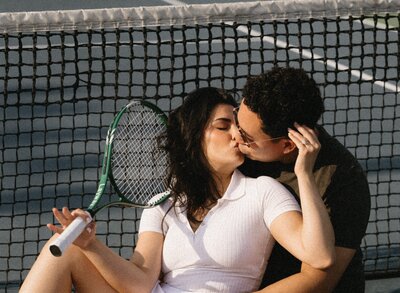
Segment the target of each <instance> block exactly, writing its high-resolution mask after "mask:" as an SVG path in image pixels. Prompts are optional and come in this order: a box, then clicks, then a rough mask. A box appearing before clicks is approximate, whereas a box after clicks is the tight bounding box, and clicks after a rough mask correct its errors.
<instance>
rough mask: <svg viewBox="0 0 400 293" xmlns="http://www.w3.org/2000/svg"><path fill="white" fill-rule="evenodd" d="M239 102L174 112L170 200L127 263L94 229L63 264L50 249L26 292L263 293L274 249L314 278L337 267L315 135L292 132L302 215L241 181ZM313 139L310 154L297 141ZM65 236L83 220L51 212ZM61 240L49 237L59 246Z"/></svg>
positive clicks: (146, 221) (204, 93) (192, 101)
mask: <svg viewBox="0 0 400 293" xmlns="http://www.w3.org/2000/svg"><path fill="white" fill-rule="evenodd" d="M235 106H236V103H235V101H234V99H233V98H232V97H231V96H230V95H228V94H226V93H224V92H223V91H221V90H219V89H216V88H202V89H199V90H196V91H194V92H192V93H191V94H189V95H188V96H187V97H186V99H185V101H184V103H183V105H182V106H181V107H179V108H178V109H177V110H175V111H174V112H172V113H171V114H170V117H169V125H168V130H167V133H166V143H165V146H164V147H165V149H166V150H167V152H168V155H169V161H170V171H169V174H168V178H169V183H170V186H171V189H172V196H171V198H170V200H168V201H166V202H165V203H163V204H162V205H160V206H158V207H155V208H152V209H148V210H145V211H144V212H143V215H142V219H141V224H140V231H139V239H138V243H137V246H136V249H135V251H134V253H133V256H132V258H131V260H130V261H127V260H125V259H123V258H121V257H120V256H118V255H116V254H114V253H113V252H112V251H111V250H110V249H109V248H108V247H106V246H105V245H103V244H102V243H101V242H100V241H99V240H97V239H96V237H95V224H94V223H91V224H90V225H89V228H90V229H88V230H87V231H85V232H84V233H82V234H81V236H80V237H79V238H78V239H77V240H76V241H75V243H74V244H75V245H73V246H72V247H71V248H69V250H67V251H66V253H65V255H64V256H63V257H61V258H54V257H53V256H52V255H51V254H50V253H49V252H48V247H47V246H46V247H44V249H43V251H42V252H41V254H40V255H39V257H38V260H37V261H36V263H35V264H34V266H33V268H32V270H31V272H30V273H29V275H28V277H27V278H26V280H25V282H24V285H23V287H22V288H21V291H20V292H25V289H26V291H27V292H28V291H30V292H60V291H61V290H62V289H64V290H65V291H66V292H67V291H69V290H70V288H71V283H73V284H74V285H75V288H76V289H77V290H78V292H81V291H82V292H85V291H86V292H89V291H90V292H95V290H99V292H116V291H117V292H188V291H192V292H196V291H202V292H250V291H254V290H256V289H257V288H258V286H259V284H260V281H261V277H262V273H263V272H264V269H265V266H266V264H267V261H268V257H269V255H270V252H271V249H272V246H273V243H274V241H275V239H276V240H277V241H279V242H280V243H281V245H282V246H284V247H285V248H286V249H288V250H289V251H290V252H291V253H293V255H295V256H296V257H297V258H299V259H300V260H302V261H304V262H306V263H308V264H310V265H311V266H314V267H316V268H326V267H329V266H330V265H331V264H332V263H333V261H334V239H333V238H334V236H333V231H332V226H331V224H330V221H329V217H328V215H327V212H326V209H325V208H321V206H323V202H322V200H321V198H320V195H319V194H318V190H317V187H316V185H315V182H314V178H313V175H312V167H313V164H314V161H315V158H316V156H317V153H318V150H319V143H318V140H317V138H316V136H315V133H314V132H313V130H311V129H308V128H306V127H300V126H299V127H298V130H299V132H298V131H294V130H289V133H288V135H289V138H291V139H292V140H293V141H294V142H295V143H296V145H297V146H298V148H299V157H298V159H297V162H296V174H297V176H298V177H299V182H300V183H299V185H300V186H299V187H300V194H301V196H300V197H301V205H302V213H303V215H302V214H301V213H300V209H299V206H298V204H297V202H296V201H295V200H294V198H293V197H292V196H291V194H290V193H289V192H288V191H287V190H286V189H285V188H284V187H283V186H282V185H280V184H279V183H278V182H277V181H275V180H274V179H272V178H269V177H260V178H257V179H252V178H247V177H245V176H243V175H242V174H241V173H240V172H239V171H238V170H236V168H237V167H238V166H239V165H240V164H242V163H243V160H244V157H243V154H242V153H241V152H240V151H239V147H238V146H239V143H238V142H237V141H236V140H235V136H236V135H237V132H238V129H237V127H236V125H235V122H234V116H233V109H234V107H235ZM303 139H307V140H308V141H309V142H310V143H309V144H307V146H306V145H304V144H302V143H301V141H302V140H303ZM54 215H55V216H56V218H57V220H58V221H59V222H60V223H61V225H62V227H56V226H54V225H49V228H50V229H51V230H52V231H54V232H56V233H57V234H59V233H61V232H62V231H63V229H64V228H65V227H66V226H68V224H69V223H70V222H71V221H72V220H73V218H75V217H76V216H81V217H86V214H85V213H84V212H83V211H82V210H75V211H74V212H72V213H70V212H69V211H68V209H66V208H63V210H62V212H59V211H58V210H56V209H54ZM57 234H56V235H55V236H53V237H57Z"/></svg>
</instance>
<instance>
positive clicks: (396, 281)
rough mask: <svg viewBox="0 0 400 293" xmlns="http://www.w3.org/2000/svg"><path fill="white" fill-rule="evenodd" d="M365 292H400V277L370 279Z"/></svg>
mask: <svg viewBox="0 0 400 293" xmlns="http://www.w3.org/2000/svg"><path fill="white" fill-rule="evenodd" d="M365 293H400V278H391V279H377V280H368V281H367V282H366V288H365Z"/></svg>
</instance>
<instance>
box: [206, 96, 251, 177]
mask: <svg viewBox="0 0 400 293" xmlns="http://www.w3.org/2000/svg"><path fill="white" fill-rule="evenodd" d="M237 131H238V130H237V128H236V125H235V122H234V117H233V106H231V105H225V104H220V105H217V106H216V107H215V108H214V110H213V111H212V113H211V116H210V119H209V121H208V124H207V126H206V128H205V130H204V136H203V151H204V154H205V156H206V158H207V160H208V162H209V164H210V166H211V167H212V168H213V170H214V171H215V172H217V173H218V174H230V173H231V172H233V170H235V169H236V168H237V167H238V166H240V165H241V164H242V163H243V161H244V155H243V154H242V153H241V152H240V150H239V144H238V143H237V141H236V140H235V135H236V132H237Z"/></svg>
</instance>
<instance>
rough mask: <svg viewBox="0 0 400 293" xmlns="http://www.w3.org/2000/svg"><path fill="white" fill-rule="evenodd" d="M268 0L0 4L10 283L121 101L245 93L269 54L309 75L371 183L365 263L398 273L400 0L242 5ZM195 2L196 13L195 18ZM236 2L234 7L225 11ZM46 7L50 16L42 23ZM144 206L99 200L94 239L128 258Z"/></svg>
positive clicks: (75, 190)
mask: <svg viewBox="0 0 400 293" xmlns="http://www.w3.org/2000/svg"><path fill="white" fill-rule="evenodd" d="M282 2H291V1H282ZM292 2H293V1H292ZM305 2H307V1H305ZM329 2H332V1H315V3H316V4H318V3H329ZM351 2H352V1H349V3H351ZM368 2H370V1H364V2H363V4H360V5H364V3H368ZM273 4H274V5H276V3H274V1H266V2H261V4H260V2H257V3H256V4H254V5H256V7H254V6H252V5H253V4H252V3H245V4H244V5H242V6H240V4H236V6H234V5H230V6H229V9H234V10H235V9H236V10H240V9H244V11H245V13H242V14H240V13H238V11H236V14H230V13H220V11H222V12H223V11H224V10H223V9H222V8H224V9H227V8H226V6H224V5H219V6H218V5H217V6H215V5H212V6H210V7H211V8H210V9H208V10H207V11H204V9H206V8H204V6H201V7H200V6H185V7H180V8H179V7H174V8H170V7H164V8H163V7H161V8H155V10H154V11H153V10H152V12H154V13H152V14H146V13H145V12H146V11H144V12H143V11H142V12H143V14H142V17H141V18H138V20H137V22H140V25H137V23H130V22H129V21H126V22H127V23H125V24H124V25H116V23H117V24H119V23H120V22H118V21H114V22H109V19H108V18H109V17H110V15H111V16H112V15H114V16H118V15H119V14H118V11H117V12H115V11H113V10H107V11H106V13H105V12H104V10H100V11H86V12H87V13H88V14H89V15H92V16H93V15H94V16H95V17H94V18H92V20H91V19H90V17H89V18H85V19H89V20H86V22H84V21H83V22H82V21H81V18H79V17H78V16H76V12H75V11H71V12H65V13H63V14H60V12H57V13H54V14H51V12H44V13H35V14H32V15H28V16H27V15H25V14H24V15H25V17H21V15H20V14H7V15H5V14H0V23H1V24H2V25H1V27H2V28H3V32H2V33H1V34H0V97H1V98H0V146H1V147H0V161H1V167H0V181H1V183H0V184H1V197H0V216H1V224H0V282H1V284H2V285H1V286H2V288H5V291H8V290H12V289H13V288H14V289H15V288H16V287H18V285H19V284H20V282H21V280H23V279H24V277H25V276H26V274H27V272H28V270H29V268H30V267H31V265H32V263H33V262H34V260H35V258H36V255H37V253H38V252H39V250H40V249H41V247H42V246H43V245H44V243H45V242H46V240H47V239H48V238H49V237H50V232H49V231H48V230H47V228H46V227H45V225H46V223H48V222H53V218H52V215H51V212H50V211H51V207H53V206H55V207H59V208H60V207H62V206H69V207H71V208H75V207H87V206H88V205H89V203H90V201H91V199H92V198H93V195H94V194H95V192H96V187H97V182H98V179H99V174H100V169H101V161H102V154H103V147H104V140H105V137H106V133H107V129H108V126H109V123H110V122H111V121H112V119H113V117H114V115H115V114H116V113H117V112H118V110H119V109H120V108H122V106H124V105H126V104H127V103H128V102H129V101H130V100H131V99H133V98H142V97H145V99H148V100H151V101H152V102H154V103H155V104H157V105H158V106H159V107H160V108H161V109H162V110H163V111H165V112H166V113H168V112H169V111H170V110H171V109H174V108H176V107H177V106H178V105H180V104H181V102H182V99H183V97H184V96H185V95H186V94H187V93H188V92H190V91H192V90H193V89H195V88H198V87H202V86H215V87H223V88H225V89H228V90H231V91H233V92H236V93H238V94H239V95H240V92H241V89H242V87H243V85H244V83H245V81H246V78H247V77H248V76H249V75H253V74H259V73H261V72H262V71H264V70H267V69H269V68H271V67H272V66H274V65H278V66H292V67H301V68H303V69H305V70H306V71H307V72H308V73H309V74H310V76H312V77H313V78H314V79H315V80H316V82H317V83H318V85H319V86H320V89H321V92H322V94H323V97H324V103H325V107H326V112H325V113H324V115H323V117H322V119H321V123H322V124H323V125H324V127H325V128H326V129H327V130H328V132H330V133H331V134H332V135H334V136H335V137H337V138H338V139H339V140H340V141H341V142H342V143H343V144H344V145H345V146H346V147H347V148H348V149H349V150H350V151H351V152H352V153H353V154H355V156H356V157H357V158H358V159H359V161H360V163H361V164H362V166H363V167H364V169H365V171H366V172H367V175H368V180H369V184H370V190H371V193H372V198H371V202H372V210H371V216H370V221H369V225H368V228H367V234H366V236H365V238H364V240H363V242H362V250H363V253H364V264H365V273H366V275H367V277H370V278H372V277H377V276H390V275H396V274H397V275H398V274H399V272H400V232H399V231H400V228H399V227H400V219H399V215H400V172H399V166H400V160H399V155H400V144H399V142H400V131H399V129H400V114H399V111H400V108H399V106H398V105H399V104H400V101H399V95H398V93H399V65H400V61H399V57H398V56H399V43H400V42H399V41H400V40H399V38H400V37H399V29H398V28H399V18H400V14H399V7H398V4H397V7H393V5H394V4H395V3H394V1H381V5H379V8H380V9H382V10H384V9H385V8H387V11H386V13H383V14H382V13H381V12H382V11H378V12H380V13H379V14H368V15H365V14H364V11H361V12H363V13H360V11H357V13H354V14H351V15H349V13H348V9H344V10H343V9H340V8H338V9H335V10H334V12H335V13H334V14H328V13H327V12H326V11H324V10H323V9H322V10H318V9H316V10H318V11H320V12H318V14H319V15H315V14H313V13H312V12H311V13H310V12H309V11H310V10H311V11H314V10H313V8H314V7H316V6H317V8H318V5H316V4H315V5H311V6H308V7H307V6H305V7H296V6H295V7H294V8H293V11H296V9H297V10H299V9H303V11H307V12H304V13H303V14H304V15H295V17H291V16H292V14H290V13H287V15H288V16H289V17H282V15H283V16H285V15H286V14H285V13H283V14H282V13H280V12H279V13H278V12H276V13H275V14H274V15H271V14H268V17H258V16H257V17H255V16H253V15H252V14H251V13H250V14H247V12H248V11H247V10H246V9H251V10H252V11H254V13H256V12H257V11H259V9H254V8H259V6H260V5H263V7H264V6H265V7H268V9H269V8H270V6H269V5H273ZM390 5H392V6H390ZM389 6H390V7H389ZM221 7H222V8H221ZM357 7H358V6H357ZM252 8H253V9H252ZM261 8H262V7H261ZM370 8H371V10H374V11H375V8H376V7H375V6H371V7H370ZM218 9H219V10H218ZM360 10H362V9H361V8H360ZM138 11H139V9H137V10H135V9H134V12H135V13H139V12H138ZM166 11H167V12H166ZM215 11H216V12H215ZM321 11H322V12H321ZM343 11H344V12H343ZM128 12H129V13H126V14H128V15H131V14H132V10H129V11H128ZM79 13H85V11H83V12H82V11H80V12H79ZM163 13H164V14H165V13H169V15H170V16H171V17H169V19H170V20H169V23H161V22H160V21H154V18H155V16H157V15H158V16H159V19H161V20H162V19H164V17H163V16H164V14H163ZM213 13H214V14H215V15H213ZM126 14H123V15H124V16H125V15H126ZM54 15H56V16H54ZM133 15H135V14H133ZM193 15H195V16H196V17H194V16H193ZM198 15H201V19H200V20H197V21H193V19H197V17H198ZM233 15H236V16H237V19H234V21H233V22H230V21H232V19H231V18H232V17H233ZM52 16H54V17H53V19H55V20H54V21H55V24H54V23H49V22H50V21H51V19H52ZM135 16H136V15H135ZM273 16H276V17H275V18H271V17H273ZM10 17H11V18H10ZM63 17H69V18H71V19H74V17H75V18H77V21H76V22H75V25H74V24H73V23H72V22H71V21H69V20H65V19H63ZM227 17H228V19H227ZM122 18H123V17H122ZM20 19H22V20H20ZM93 19H95V20H93ZM102 19H104V21H102ZM123 19H125V18H123ZM127 19H128V18H127ZM146 19H148V23H146ZM171 19H172V21H171ZM56 20H57V21H58V22H57V21H56ZM185 21H187V23H185ZM170 22H171V23H170ZM25 23H27V24H26V25H24V24H25ZM71 23H72V24H71ZM108 23H111V24H110V25H106V24H108ZM121 23H122V21H121ZM100 24H101V25H100ZM155 24H157V25H155ZM109 193H110V194H112V193H113V192H112V190H109ZM140 213H141V211H140V210H137V209H116V208H110V209H106V210H104V211H102V212H100V213H99V214H98V215H97V223H98V234H99V237H100V239H102V240H103V241H104V242H105V243H107V245H109V246H110V247H112V248H113V249H115V250H116V252H118V253H119V254H121V255H122V256H124V257H127V258H128V257H129V256H130V254H131V252H132V247H133V246H134V245H135V241H136V237H137V229H138V224H139V219H140Z"/></svg>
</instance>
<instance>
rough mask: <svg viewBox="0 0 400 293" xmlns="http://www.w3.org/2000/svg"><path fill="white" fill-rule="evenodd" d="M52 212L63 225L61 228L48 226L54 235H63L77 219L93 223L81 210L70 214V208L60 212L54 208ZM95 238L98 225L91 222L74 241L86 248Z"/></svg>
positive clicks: (64, 208)
mask: <svg viewBox="0 0 400 293" xmlns="http://www.w3.org/2000/svg"><path fill="white" fill-rule="evenodd" d="M52 211H53V214H54V217H55V218H56V219H57V221H58V222H59V223H60V224H61V226H56V225H53V224H47V227H48V228H49V229H50V230H51V231H53V232H54V233H58V234H61V233H62V232H63V231H64V230H65V229H66V228H67V227H68V225H69V224H71V223H72V221H73V220H74V219H75V218H76V217H81V218H83V219H84V220H85V221H87V222H89V221H91V218H90V216H89V215H88V213H87V212H85V211H83V210H81V209H76V210H74V211H72V212H70V211H69V209H68V208H66V207H63V208H62V209H61V211H59V210H58V209H57V208H53V209H52ZM95 237H96V223H95V222H94V221H91V222H90V223H89V224H88V225H87V226H86V228H85V229H84V230H83V232H82V233H81V234H80V236H79V237H78V238H77V239H76V240H75V241H74V244H75V245H77V246H79V247H81V248H85V247H86V246H87V245H89V243H90V242H91V241H92V240H93V239H94V238H95Z"/></svg>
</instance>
